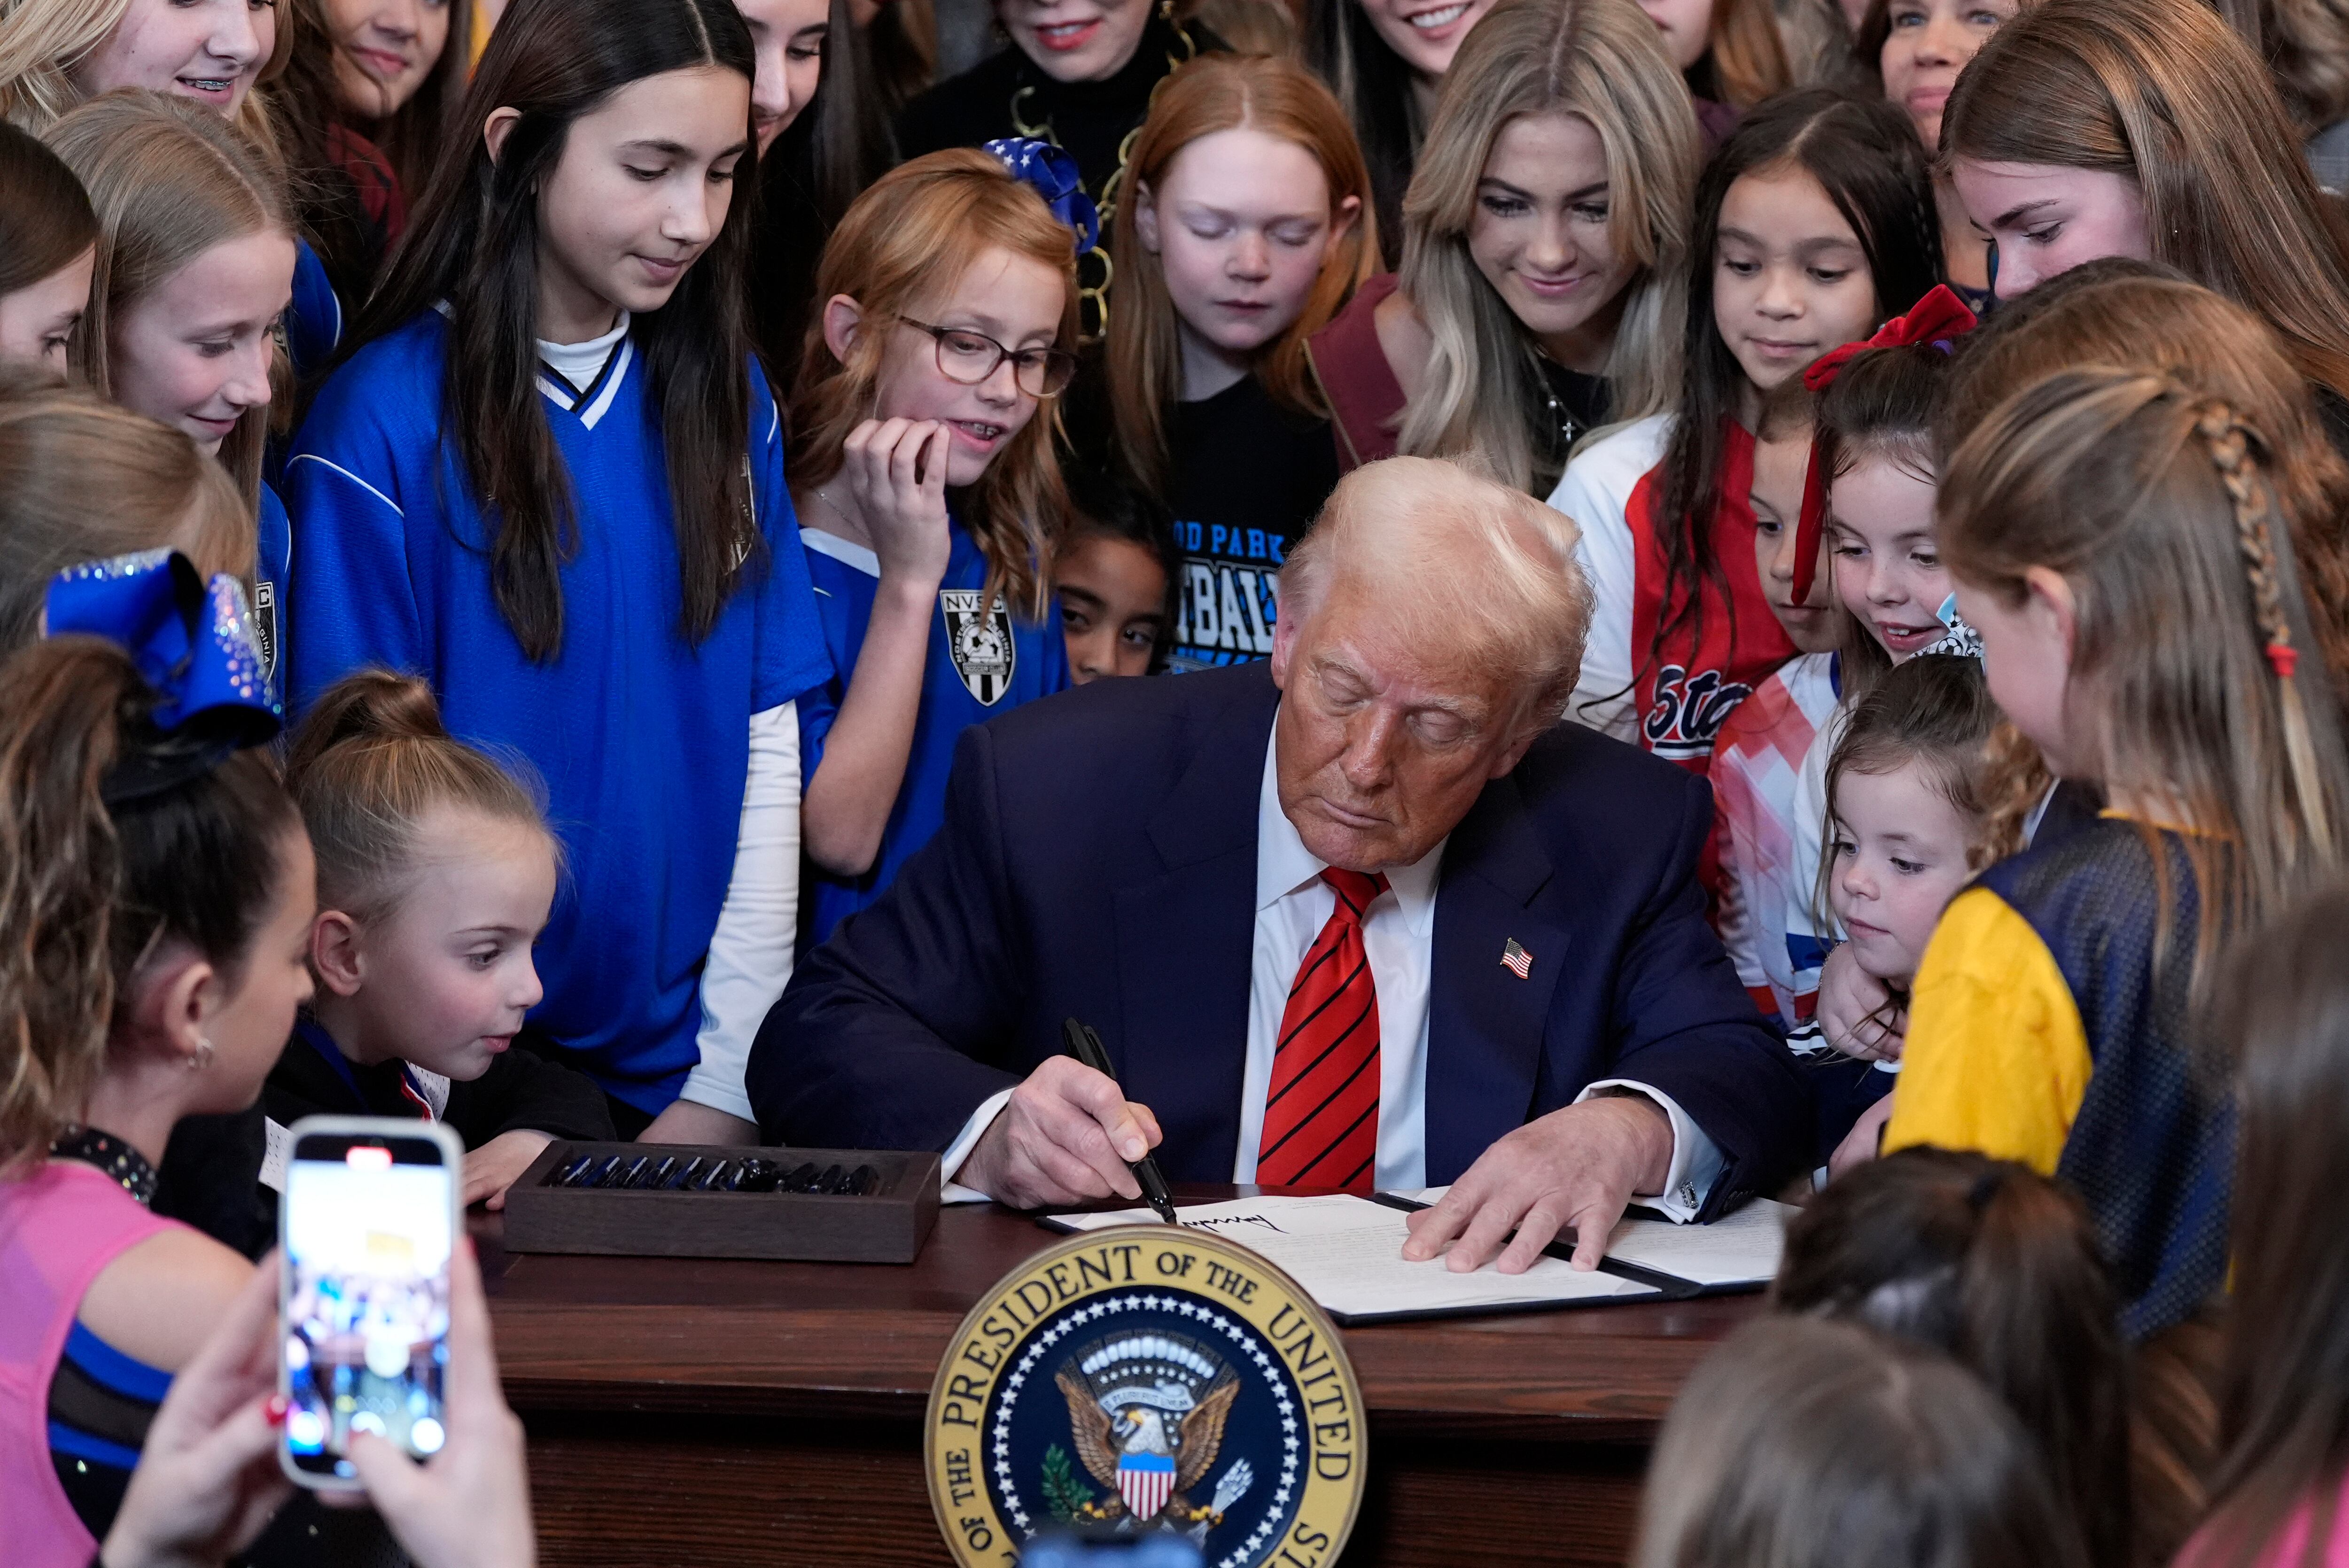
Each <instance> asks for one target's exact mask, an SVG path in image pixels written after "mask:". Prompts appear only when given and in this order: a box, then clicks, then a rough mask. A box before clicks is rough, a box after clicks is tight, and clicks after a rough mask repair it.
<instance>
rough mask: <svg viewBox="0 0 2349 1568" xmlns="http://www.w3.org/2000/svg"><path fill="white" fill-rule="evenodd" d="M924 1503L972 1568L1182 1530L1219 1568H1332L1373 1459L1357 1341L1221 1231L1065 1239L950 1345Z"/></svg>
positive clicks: (1021, 1271)
mask: <svg viewBox="0 0 2349 1568" xmlns="http://www.w3.org/2000/svg"><path fill="white" fill-rule="evenodd" d="M923 1438H924V1449H925V1452H924V1459H925V1460H926V1466H927V1469H928V1471H929V1481H930V1507H931V1509H932V1511H935V1512H936V1515H937V1519H938V1528H939V1529H940V1530H941V1531H943V1532H945V1534H946V1538H947V1545H948V1546H949V1547H951V1548H952V1549H953V1552H954V1555H955V1560H956V1561H957V1563H961V1564H962V1565H963V1568H982V1565H984V1568H997V1565H999V1564H1005V1563H1015V1562H1017V1561H1018V1560H1019V1552H1020V1549H1021V1547H1023V1546H1024V1545H1025V1544H1026V1543H1027V1542H1028V1541H1029V1539H1030V1537H1032V1536H1034V1535H1037V1534H1039V1533H1040V1532H1047V1531H1072V1532H1078V1533H1081V1534H1084V1535H1088V1536H1095V1537H1108V1538H1112V1539H1114V1538H1118V1537H1124V1536H1131V1535H1133V1534H1135V1533H1137V1532H1150V1531H1172V1532H1175V1533H1177V1534H1180V1535H1182V1536H1184V1537H1185V1538H1186V1539H1188V1540H1190V1541H1192V1542H1195V1543H1196V1544H1197V1546H1198V1547H1199V1550H1200V1553H1201V1555H1202V1556H1203V1557H1204V1558H1205V1559H1206V1563H1208V1565H1209V1568H1258V1565H1259V1564H1263V1565H1266V1568H1321V1565H1322V1564H1324V1563H1330V1562H1332V1561H1334V1560H1335V1559H1336V1558H1337V1556H1338V1553H1339V1552H1340V1550H1341V1549H1342V1548H1343V1547H1344V1545H1345V1543H1346V1536H1347V1534H1348V1532H1350V1531H1351V1530H1352V1529H1353V1527H1354V1514H1355V1511H1356V1510H1357V1509H1358V1508H1359V1507H1360V1506H1361V1500H1362V1477H1363V1472H1364V1466H1365V1463H1366V1460H1367V1458H1368V1449H1367V1438H1368V1432H1367V1422H1366V1420H1365V1416H1364V1411H1363V1409H1362V1393H1361V1387H1359V1386H1357V1385H1356V1383H1355V1381H1354V1369H1353V1367H1352V1366H1351V1364H1350V1363H1349V1362H1348V1361H1347V1359H1346V1351H1345V1346H1343V1345H1341V1344H1340V1343H1339V1339H1338V1333H1337V1330H1336V1329H1335V1328H1333V1327H1332V1326H1330V1320H1329V1318H1328V1317H1326V1316H1325V1315H1323V1314H1322V1312H1321V1309H1320V1308H1319V1306H1316V1305H1314V1303H1313V1298H1312V1297H1310V1296H1309V1295H1306V1294H1305V1292H1304V1291H1303V1290H1302V1289H1301V1288H1299V1285H1298V1284H1297V1282H1296V1281H1294V1280H1292V1279H1290V1278H1289V1277H1288V1275H1287V1274H1283V1273H1281V1272H1280V1271H1279V1270H1278V1269H1277V1268H1275V1267H1273V1266H1272V1265H1271V1264H1268V1263H1267V1262H1265V1261H1264V1259H1262V1258H1260V1257H1258V1256H1257V1255H1256V1254H1255V1253H1251V1252H1249V1251H1247V1249H1246V1248H1244V1247H1242V1246H1239V1245H1238V1244H1237V1243H1233V1242H1229V1241H1226V1240H1225V1239H1224V1238H1223V1237H1221V1236H1217V1235H1214V1234H1210V1233H1204V1232H1200V1231H1193V1230H1187V1229H1177V1228H1175V1227H1174V1226H1169V1225H1127V1226H1122V1227H1120V1228H1118V1229H1116V1230H1111V1231H1092V1232H1088V1233H1085V1234H1082V1235H1078V1236H1071V1237H1070V1238H1069V1239H1068V1240H1067V1241H1065V1242H1062V1243H1060V1244H1059V1245H1058V1246H1055V1247H1053V1248H1051V1249H1050V1250H1049V1251H1047V1252H1043V1253H1038V1254H1037V1255H1036V1256H1035V1257H1033V1258H1030V1260H1028V1262H1026V1263H1024V1264H1021V1265H1020V1266H1019V1267H1018V1268H1016V1269H1014V1270H1013V1271H1012V1272H1011V1273H1009V1274H1006V1275H1005V1276H1004V1277H1003V1278H1002V1279H1001V1280H999V1282H997V1284H995V1286H994V1288H993V1289H991V1290H989V1291H988V1293H987V1295H985V1296H983V1297H981V1298H980V1300H979V1303H978V1305H977V1306H974V1307H973V1308H971V1310H970V1315H968V1317H966V1318H964V1319H963V1321H962V1326H961V1327H960V1328H959V1329H958V1330H957V1331H956V1334H955V1338H954V1343H953V1344H952V1346H949V1347H948V1349H947V1354H946V1357H945V1359H944V1360H943V1361H941V1362H940V1363H939V1366H938V1376H937V1380H936V1382H935V1383H934V1384H932V1385H931V1387H930V1407H929V1414H928V1418H927V1420H926V1426H925V1429H924V1434H923Z"/></svg>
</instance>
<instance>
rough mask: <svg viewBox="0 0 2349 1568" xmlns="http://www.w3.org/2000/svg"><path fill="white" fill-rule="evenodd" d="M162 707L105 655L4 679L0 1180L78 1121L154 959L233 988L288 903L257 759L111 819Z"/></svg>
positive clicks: (281, 824) (57, 662)
mask: <svg viewBox="0 0 2349 1568" xmlns="http://www.w3.org/2000/svg"><path fill="white" fill-rule="evenodd" d="M154 702H155V694H154V691H153V690H152V688H150V686H148V685H147V683H146V681H145V680H144V679H143V678H142V677H141V676H140V673H139V670H138V667H137V666H136V665H133V664H132V663H131V661H130V658H129V655H127V654H125V653H124V652H123V651H122V650H121V649H120V648H119V647H118V646H116V645H113V644H111V643H108V642H102V641H99V640H98V639H96V638H89V637H61V638H58V639H57V640H55V641H52V642H46V643H39V644H36V645H34V646H32V647H30V648H27V649H26V650H24V651H23V652H22V653H19V654H17V655H16V656H15V657H14V658H13V659H11V660H9V661H8V662H7V664H6V665H0V1172H5V1173H14V1172H15V1171H18V1170H20V1169H22V1168H24V1167H26V1166H27V1165H29V1164H31V1163H33V1162H34V1161H38V1160H39V1159H41V1158H42V1156H43V1155H44V1154H45V1153H46V1152H47V1149H48V1146H49V1143H50V1141H51V1140H53V1139H55V1138H56V1136H57V1133H58V1132H60V1131H62V1130H64V1129H65V1127H66V1126H67V1124H68V1123H70V1122H71V1121H72V1120H74V1119H76V1118H77V1117H78V1116H79V1115H80V1112H81V1108H82V1106H83V1104H84V1102H85V1101H86V1100H87V1099H88V1096H89V1092H90V1089H91V1088H92V1087H93V1086H94V1085H95V1084H96V1083H97V1081H98V1078H99V1076H100V1075H101V1073H102V1072H103V1071H104V1068H105V1066H106V1048H107V1041H108V1038H109V1036H110V1034H111V1032H112V1029H113V1026H114V1024H115V1023H116V1021H117V1020H118V1019H119V1017H120V1016H121V1015H122V1014H123V1013H124V1012H126V1011H127V1010H128V1007H129V995H128V992H129V985H130V982H131V979H132V977H133V976H134V975H136V974H137V972H138V969H139V966H140V965H141V964H142V963H144V962H145V961H146V959H147V958H148V957H149V956H150V954H153V953H154V952H155V951H156V949H157V948H158V946H159V945H160V944H162V943H164V942H166V941H170V940H178V941H184V942H186V943H188V944H191V945H192V946H193V947H194V948H196V950H197V951H199V952H200V953H202V954H203V956H204V957H205V959H206V960H207V961H209V962H210V963H212V965H214V966H215V967H216V968H217V969H219V970H220V971H221V973H222V975H223V976H225V977H227V978H229V979H230V981H231V982H232V983H233V981H234V979H235V977H236V976H237V975H240V974H241V973H242V970H243V962H244V959H245V957H246V955H247V953H248V950H249V949H250V947H251V945H252V941H253V936H254V932H255V931H256V930H257V929H258V928H259V927H260V925H261V923H262V921H263V920H264V917H265V916H266V914H267V912H268V910H269V908H270V905H271V903H272V901H273V899H274V894H275V892H276V886H277V882H278V876H279V872H280V869H281V866H280V860H279V856H280V854H281V852H282V841H283V835H284V833H285V830H287V829H288V828H290V827H292V826H293V825H294V822H295V818H294V813H293V810H292V806H291V803H290V802H289V801H288V800H287V799H286V798H285V791H284V790H283V789H281V788H280V787H279V785H278V783H277V780H276V779H275V777H274V775H273V774H272V773H271V772H270V770H269V766H268V764H267V763H266V762H265V761H264V760H263V758H262V757H261V755H260V754H259V753H257V752H252V751H241V752H238V753H236V754H234V755H233V756H231V757H229V758H227V759H226V760H224V761H222V763H220V764H219V765H218V766H217V767H214V768H212V769H210V770H209V771H206V772H203V773H201V774H198V775H197V776H195V777H193V778H191V779H187V780H186V781H184V782H181V783H179V784H176V785H173V786H171V787H170V788H168V789H160V790H158V791H156V792H154V793H152V794H148V795H144V796H142V797H140V799H135V800H127V801H124V802H122V803H120V804H118V805H115V806H111V807H109V805H107V804H106V802H105V800H104V799H103V797H102V795H101V789H102V787H103V786H104V784H105V781H106V779H107V777H108V775H109V773H110V772H111V771H112V770H113V769H114V768H115V766H116V764H117V762H118V761H119V759H120V758H121V757H122V755H123V753H124V751H125V750H126V740H129V739H134V738H136V737H138V736H139V735H140V732H142V731H143V730H144V729H145V728H146V727H147V725H148V714H149V712H150V709H151V708H152V707H153V706H154Z"/></svg>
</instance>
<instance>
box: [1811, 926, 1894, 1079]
mask: <svg viewBox="0 0 2349 1568" xmlns="http://www.w3.org/2000/svg"><path fill="white" fill-rule="evenodd" d="M1818 1016H1819V1037H1820V1038H1821V1039H1824V1040H1825V1041H1826V1043H1827V1044H1828V1045H1829V1046H1831V1047H1834V1048H1835V1049H1837V1050H1838V1051H1841V1052H1842V1053H1843V1054H1844V1055H1846V1056H1847V1057H1859V1058H1860V1059H1861V1060H1862V1061H1869V1062H1897V1061H1899V1059H1900V1053H1901V1052H1902V1051H1903V1050H1904V1049H1906V1048H1907V1047H1908V1044H1909V1014H1908V1011H1907V1010H1906V1009H1905V1008H1897V1007H1894V1006H1892V993H1891V992H1890V991H1889V990H1887V989H1885V986H1884V982H1883V981H1881V980H1878V978H1877V977H1876V976H1875V975H1870V974H1868V972H1867V971H1866V970H1864V969H1862V968H1861V967H1860V966H1859V960H1858V959H1857V958H1856V957H1854V956H1853V954H1852V951H1851V944H1849V943H1846V944H1843V945H1842V946H1840V947H1838V948H1837V949H1836V950H1835V951H1834V952H1832V953H1830V954H1827V961H1826V965H1825V967H1823V968H1822V969H1821V970H1820V971H1819V1013H1818Z"/></svg>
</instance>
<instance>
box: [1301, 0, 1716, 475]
mask: <svg viewBox="0 0 2349 1568" xmlns="http://www.w3.org/2000/svg"><path fill="white" fill-rule="evenodd" d="M1696 162H1697V133H1696V120H1695V118H1694V116H1693V115H1692V114H1691V112H1690V110H1689V102H1688V93H1687V91H1686V89H1685V88H1682V85H1681V82H1680V78H1679V76H1678V74H1677V73H1676V72H1675V71H1674V70H1673V69H1672V67H1671V62H1670V61H1669V60H1667V59H1666V58H1665V57H1664V53H1663V50H1662V48H1661V46H1660V45H1659V43H1658V42H1657V33H1656V29H1655V28H1654V26H1652V25H1651V24H1650V22H1649V21H1648V19H1647V17H1646V16H1645V15H1641V13H1640V9H1639V7H1638V6H1636V5H1632V4H1630V0H1505V3H1504V4H1502V5H1496V6H1495V7H1494V9H1493V13H1492V15H1489V16H1487V17H1485V20H1484V21H1483V22H1482V23H1481V24H1479V25H1478V26H1477V28H1476V31H1475V35H1474V36H1471V37H1470V38H1469V40H1468V41H1467V43H1466V44H1465V45H1464V46H1462V48H1461V50H1460V57H1459V59H1458V61H1457V62H1456V63H1455V64H1454V67H1453V69H1452V72H1451V75H1450V76H1449V77H1448V78H1447V81H1446V86H1445V88H1444V97H1443V100H1442V102H1441V105H1440V106H1439V108H1437V111H1436V115H1435V123H1434V125H1433V128H1432V129H1430V131H1429V133H1428V140H1427V147H1426V149H1425V150H1424V152H1423V155H1422V158H1421V164H1420V173H1419V175H1418V176H1417V177H1416V178H1415V179H1414V180H1413V182H1412V194H1411V199H1410V200H1409V201H1407V202H1406V203H1405V216H1406V222H1405V224H1404V242H1403V252H1402V270H1401V271H1400V273H1397V274H1395V275H1394V276H1392V277H1377V278H1372V279H1371V280H1370V281H1369V282H1367V283H1366V284H1363V285H1362V286H1361V288H1360V289H1358V290H1356V291H1355V294H1354V298H1353V301H1352V303H1351V304H1349V305H1348V306H1347V307H1346V309H1345V310H1344V311H1343V312H1342V313H1340V315H1339V316H1338V318H1337V319H1336V320H1334V321H1332V322H1331V323H1330V325H1329V326H1327V327H1326V328H1324V329H1323V330H1322V331H1320V332H1319V333H1318V334H1316V335H1314V338H1313V340H1312V345H1311V349H1312V358H1313V369H1314V374H1315V376H1316V377H1317V379H1318V380H1319V384H1320V387H1321V391H1322V395H1323V396H1324V397H1326V398H1327V399H1328V401H1329V405H1330V411H1331V414H1332V416H1333V418H1335V420H1336V422H1337V425H1338V429H1339V435H1340V462H1341V463H1342V464H1343V466H1345V467H1348V468H1352V467H1354V466H1356V465H1358V464H1361V463H1367V462H1373V461H1376V460H1377V459H1380V458H1384V457H1392V456H1393V455H1394V454H1395V453H1396V452H1398V451H1401V452H1402V453H1405V454H1408V455H1411V456H1415V457H1432V458H1469V457H1471V456H1472V455H1473V458H1474V460H1475V462H1477V463H1479V464H1481V465H1482V466H1484V467H1485V468H1486V469H1489V470H1490V471H1491V472H1493V473H1495V475H1497V476H1499V477H1500V478H1502V479H1504V480H1506V481H1507V482H1509V483H1512V484H1515V485H1517V486H1519V487H1521V488H1523V489H1525V490H1528V491H1530V492H1531V493H1533V494H1536V495H1542V494H1547V492H1548V489H1549V487H1550V486H1551V485H1553V484H1555V483H1556V482H1557V473H1558V471H1559V470H1560V469H1563V468H1564V467H1565V465H1566V460H1567V456H1568V452H1569V450H1570V449H1572V448H1573V446H1574V444H1575V443H1576V442H1577V441H1578V440H1579V439H1580V438H1582V437H1583V436H1585V435H1587V434H1588V432H1589V431H1590V430H1591V429H1592V428H1595V427H1598V426H1600V425H1603V424H1605V423H1607V422H1609V420H1622V419H1629V418H1641V417H1643V416H1646V415H1649V414H1653V413H1658V412H1660V411H1661V410H1663V409H1665V408H1668V407H1671V405H1672V402H1673V400H1674V399H1675V398H1676V397H1678V396H1679V395H1680V365H1681V354H1680V343H1679V334H1680V330H1681V321H1680V318H1681V315H1682V304H1681V302H1682V282H1681V269H1682V266H1683V264H1684V262H1685V257H1686V253H1687V246H1688V232H1689V231H1688V207H1689V200H1690V198H1689V192H1690V191H1691V190H1692V187H1693V184H1694V181H1695V179H1696Z"/></svg>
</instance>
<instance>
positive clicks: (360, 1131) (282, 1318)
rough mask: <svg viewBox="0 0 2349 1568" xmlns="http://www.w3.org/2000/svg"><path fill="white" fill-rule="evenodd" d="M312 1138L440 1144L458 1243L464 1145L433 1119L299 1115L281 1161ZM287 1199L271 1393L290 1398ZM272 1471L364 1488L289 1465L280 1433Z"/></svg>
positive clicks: (300, 1480) (326, 1485) (332, 1487)
mask: <svg viewBox="0 0 2349 1568" xmlns="http://www.w3.org/2000/svg"><path fill="white" fill-rule="evenodd" d="M313 1135H319V1136H325V1137H336V1136H340V1137H357V1138H411V1139H412V1138H421V1139H424V1140H428V1141H429V1142H432V1143H436V1144H438V1145H440V1162H441V1164H443V1165H445V1166H446V1167H448V1169H449V1173H450V1180H449V1234H450V1238H451V1239H452V1240H461V1239H462V1238H463V1236H464V1234H465V1210H464V1204H463V1193H464V1190H465V1145H464V1143H463V1141H462V1140H460V1139H459V1138H458V1136H457V1135H456V1134H455V1133H453V1132H451V1131H450V1130H449V1129H448V1128H446V1127H444V1126H442V1125H441V1124H440V1122H437V1121H409V1120H408V1119H405V1118H402V1117H397V1116H305V1117H304V1118H303V1119H301V1120H299V1121H297V1122H295V1124H294V1125H293V1126H292V1127H290V1128H288V1129H286V1149H287V1160H288V1162H289V1163H290V1162H291V1161H292V1160H293V1159H294V1157H295V1156H296V1155H298V1154H299V1153H300V1152H301V1149H302V1140H304V1139H305V1138H308V1137H311V1136H313ZM293 1207H294V1206H293V1204H292V1202H290V1201H281V1202H279V1203H278V1205H277V1392H278V1393H279V1394H281V1395H284V1396H285V1397H287V1398H291V1397H292V1395H293V1392H294V1376H293V1371H292V1369H291V1368H290V1367H287V1366H286V1364H285V1342H286V1339H287V1338H288V1336H289V1333H290V1328H291V1325H290V1322H289V1315H290V1313H291V1309H292V1305H293V1294H294V1269H293V1263H292V1255H291V1253H290V1251H289V1250H288V1248H287V1246H286V1244H285V1238H286V1230H287V1226H288V1224H289V1223H290V1222H291V1220H292V1216H293ZM277 1468H278V1469H279V1470H283V1471H285V1474H286V1475H288V1476H290V1477H291V1478H293V1481H294V1484H295V1485H296V1486H305V1487H308V1488H309V1489H310V1490H312V1491H363V1490H365V1489H364V1488H363V1487H362V1486H361V1484H360V1482H359V1480H358V1478H357V1476H353V1477H351V1478H349V1479H348V1480H345V1479H343V1478H342V1477H339V1476H334V1475H318V1474H316V1473H314V1472H312V1471H309V1470H304V1469H302V1468H301V1467H300V1466H299V1465H297V1464H295V1462H294V1455H293V1453H292V1451H291V1450H290V1449H287V1447H286V1443H285V1435H284V1433H283V1431H282V1430H281V1431H280V1433H279V1435H278V1439H277Z"/></svg>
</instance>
